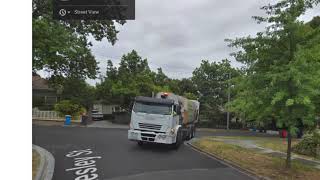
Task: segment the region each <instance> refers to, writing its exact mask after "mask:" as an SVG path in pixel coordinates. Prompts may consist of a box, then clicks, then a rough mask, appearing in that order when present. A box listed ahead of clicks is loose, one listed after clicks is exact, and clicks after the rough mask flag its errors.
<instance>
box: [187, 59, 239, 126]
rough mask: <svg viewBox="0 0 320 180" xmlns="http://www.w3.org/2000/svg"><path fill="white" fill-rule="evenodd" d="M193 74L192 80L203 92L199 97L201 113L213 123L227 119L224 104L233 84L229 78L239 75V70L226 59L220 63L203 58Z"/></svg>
mask: <svg viewBox="0 0 320 180" xmlns="http://www.w3.org/2000/svg"><path fill="white" fill-rule="evenodd" d="M192 74H193V75H192V82H193V83H194V86H196V89H197V90H198V91H199V92H200V93H201V94H202V96H201V97H200V99H199V101H200V104H201V115H202V116H205V117H210V121H211V123H216V122H218V121H221V119H225V117H224V112H225V110H224V109H225V108H224V106H225V104H226V102H227V90H228V88H229V86H231V85H230V84H229V80H230V78H231V77H234V78H235V77H237V76H238V75H239V71H238V70H237V69H235V68H232V67H231V65H230V61H228V60H226V59H225V60H222V62H218V63H217V62H212V63H210V62H209V61H208V60H203V61H202V63H201V65H200V67H198V68H196V69H195V70H194V71H193V73H192Z"/></svg>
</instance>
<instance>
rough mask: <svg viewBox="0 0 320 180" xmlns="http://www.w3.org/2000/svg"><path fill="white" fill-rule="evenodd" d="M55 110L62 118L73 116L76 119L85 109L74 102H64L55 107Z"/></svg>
mask: <svg viewBox="0 0 320 180" xmlns="http://www.w3.org/2000/svg"><path fill="white" fill-rule="evenodd" d="M54 110H55V111H57V112H58V113H59V114H60V116H65V115H71V116H73V117H74V116H78V115H79V114H80V113H82V112H83V111H84V108H83V107H81V106H80V105H79V104H77V103H74V102H72V101H69V100H63V101H60V102H59V103H57V104H55V105H54Z"/></svg>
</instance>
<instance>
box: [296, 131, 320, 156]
mask: <svg viewBox="0 0 320 180" xmlns="http://www.w3.org/2000/svg"><path fill="white" fill-rule="evenodd" d="M319 148H320V130H315V131H313V132H311V133H308V134H306V135H304V136H303V139H302V140H301V141H300V142H299V143H298V144H297V145H295V146H294V147H293V152H295V153H298V154H303V155H308V156H313V157H319V156H320V154H319Z"/></svg>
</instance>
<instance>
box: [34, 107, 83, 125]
mask: <svg viewBox="0 0 320 180" xmlns="http://www.w3.org/2000/svg"><path fill="white" fill-rule="evenodd" d="M32 119H33V120H43V121H64V120H65V117H61V116H59V114H58V113H57V112H55V111H41V110H39V109H37V108H34V109H32ZM72 119H73V121H74V122H80V120H79V118H77V119H76V120H74V118H72Z"/></svg>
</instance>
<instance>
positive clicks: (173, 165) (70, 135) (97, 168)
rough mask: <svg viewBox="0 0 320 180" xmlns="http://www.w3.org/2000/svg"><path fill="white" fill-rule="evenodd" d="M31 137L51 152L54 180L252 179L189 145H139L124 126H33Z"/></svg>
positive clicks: (35, 142) (34, 142) (34, 141)
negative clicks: (177, 146)
mask: <svg viewBox="0 0 320 180" xmlns="http://www.w3.org/2000/svg"><path fill="white" fill-rule="evenodd" d="M202 134H203V135H208V134H206V133H202V132H199V133H198V136H199V135H200V136H201V135H202ZM32 136H33V144H36V145H39V146H41V147H43V148H45V149H47V150H48V151H49V152H51V153H52V154H53V156H54V157H55V171H54V176H53V179H54V180H64V179H68V180H72V179H75V180H84V179H86V180H93V179H99V180H107V179H108V180H138V179H139V180H149V179H154V180H160V179H176V180H179V179H181V180H189V179H190V180H207V179H208V180H209V179H210V180H212V179H222V180H223V179H226V180H227V179H233V180H236V179H239V180H245V179H251V178H250V177H248V176H246V175H244V174H242V173H240V172H239V171H237V170H235V169H233V168H230V167H228V166H226V165H223V164H221V163H220V162H218V161H216V160H214V159H212V158H209V157H207V156H206V155H203V154H201V153H199V152H197V151H195V150H193V149H192V148H190V147H189V146H187V145H182V146H181V147H180V148H179V149H178V150H173V149H170V148H168V147H167V146H160V145H146V146H144V147H142V148H141V147H139V146H138V145H137V144H136V143H135V142H130V141H128V140H127V130H125V129H104V128H85V127H59V126H38V125H33V135H32Z"/></svg>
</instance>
